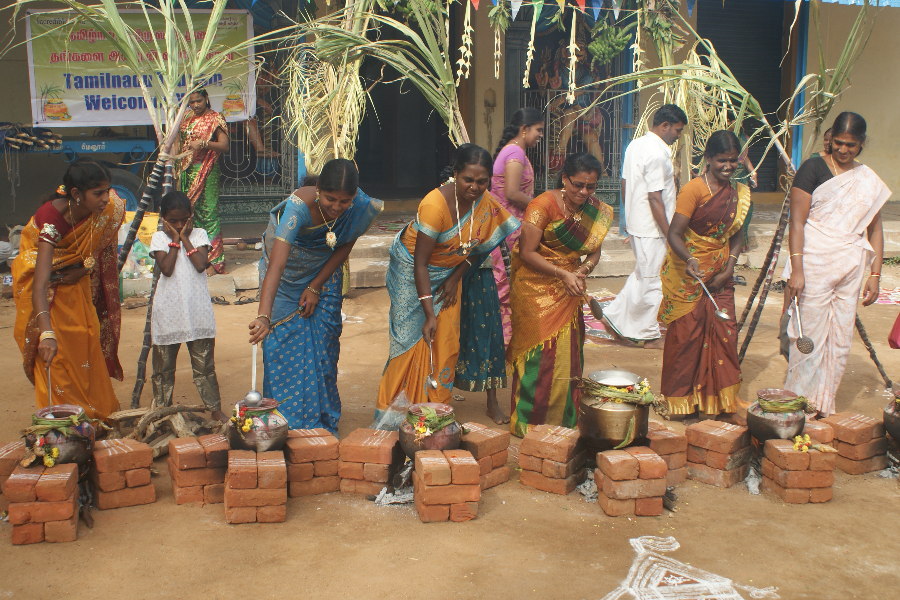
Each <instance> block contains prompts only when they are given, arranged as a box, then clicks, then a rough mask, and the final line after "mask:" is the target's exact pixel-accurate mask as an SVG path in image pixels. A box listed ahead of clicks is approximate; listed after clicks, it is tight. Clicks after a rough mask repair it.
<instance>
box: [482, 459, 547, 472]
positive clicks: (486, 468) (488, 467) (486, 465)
mask: <svg viewBox="0 0 900 600" xmlns="http://www.w3.org/2000/svg"><path fill="white" fill-rule="evenodd" d="M535 460H537V461H538V462H540V460H541V459H539V458H538V459H535ZM493 468H494V460H493V458H491V457H490V456H485V457H484V458H482V459H481V460H479V461H478V469H479V471H480V473H481V475H487V474H488V473H490V472H491V471H492V470H493Z"/></svg>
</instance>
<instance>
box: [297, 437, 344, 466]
mask: <svg viewBox="0 0 900 600" xmlns="http://www.w3.org/2000/svg"><path fill="white" fill-rule="evenodd" d="M284 453H285V456H287V459H288V460H289V461H290V462H292V463H304V462H315V461H319V460H337V458H338V455H339V453H340V442H338V440H337V438H336V437H334V436H329V437H305V438H304V437H296V438H288V441H287V442H286V443H285V445H284Z"/></svg>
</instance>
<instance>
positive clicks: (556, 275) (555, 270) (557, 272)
mask: <svg viewBox="0 0 900 600" xmlns="http://www.w3.org/2000/svg"><path fill="white" fill-rule="evenodd" d="M553 276H554V277H556V278H557V279H559V267H557V266H556V265H553Z"/></svg>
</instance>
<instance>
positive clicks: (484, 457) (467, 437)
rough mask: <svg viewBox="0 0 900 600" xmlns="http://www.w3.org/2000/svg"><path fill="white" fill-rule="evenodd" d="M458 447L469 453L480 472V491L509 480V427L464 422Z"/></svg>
mask: <svg viewBox="0 0 900 600" xmlns="http://www.w3.org/2000/svg"><path fill="white" fill-rule="evenodd" d="M463 429H464V430H466V431H468V433H464V434H463V435H462V437H461V438H460V443H459V449H460V450H466V451H467V452H469V453H471V454H472V456H473V457H474V458H475V460H477V461H478V467H479V469H480V472H481V478H480V485H481V491H484V490H486V489H489V488H492V487H494V486H496V485H500V484H501V483H506V482H507V481H509V475H510V468H509V467H508V466H507V465H506V461H507V460H508V459H509V450H508V448H509V437H510V436H509V429H491V428H489V427H485V426H484V425H482V424H481V423H466V424H465V425H463Z"/></svg>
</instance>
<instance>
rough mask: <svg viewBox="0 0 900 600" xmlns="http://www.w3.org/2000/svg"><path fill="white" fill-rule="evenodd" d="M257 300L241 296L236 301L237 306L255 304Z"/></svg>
mask: <svg viewBox="0 0 900 600" xmlns="http://www.w3.org/2000/svg"><path fill="white" fill-rule="evenodd" d="M256 301H257V300H256V299H254V298H248V297H247V296H241V297H240V298H238V299H237V300H235V301H234V303H235V304H253V303H254V302H256Z"/></svg>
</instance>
